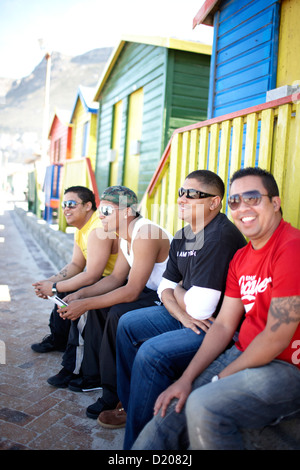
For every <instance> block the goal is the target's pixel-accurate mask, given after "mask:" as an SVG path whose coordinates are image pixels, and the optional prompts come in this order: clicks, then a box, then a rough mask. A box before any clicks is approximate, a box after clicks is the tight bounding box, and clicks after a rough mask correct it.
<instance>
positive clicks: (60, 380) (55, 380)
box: [47, 368, 76, 388]
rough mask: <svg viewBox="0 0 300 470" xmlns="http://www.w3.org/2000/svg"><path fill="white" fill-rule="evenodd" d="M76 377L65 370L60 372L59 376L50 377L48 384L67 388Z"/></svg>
mask: <svg viewBox="0 0 300 470" xmlns="http://www.w3.org/2000/svg"><path fill="white" fill-rule="evenodd" d="M75 377H76V375H75V374H72V372H69V371H68V370H67V369H65V368H63V369H61V370H60V371H59V373H58V374H56V375H53V377H49V379H48V380H47V382H48V384H50V385H53V387H57V388H67V386H68V385H69V382H70V380H72V379H74V378H75Z"/></svg>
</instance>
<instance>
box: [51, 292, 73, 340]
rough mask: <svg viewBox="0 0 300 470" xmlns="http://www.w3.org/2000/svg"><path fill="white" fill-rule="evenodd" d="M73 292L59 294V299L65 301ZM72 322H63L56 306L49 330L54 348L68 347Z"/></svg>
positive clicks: (52, 313)
mask: <svg viewBox="0 0 300 470" xmlns="http://www.w3.org/2000/svg"><path fill="white" fill-rule="evenodd" d="M69 294H71V292H58V293H57V297H59V298H60V299H63V298H64V297H66V296H67V295H69ZM70 326H71V321H70V320H63V319H62V318H61V317H60V316H59V314H58V313H57V305H54V307H53V309H52V312H51V314H50V319H49V328H50V331H51V335H52V338H53V342H54V346H55V347H57V348H58V349H63V348H65V347H66V346H67V343H68V336H69V331H70Z"/></svg>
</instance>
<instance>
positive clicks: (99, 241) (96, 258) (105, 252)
mask: <svg viewBox="0 0 300 470" xmlns="http://www.w3.org/2000/svg"><path fill="white" fill-rule="evenodd" d="M97 230H100V228H99V229H95V230H93V231H92V232H91V233H90V235H89V238H88V243H87V260H85V258H84V256H83V254H82V251H81V249H80V248H79V246H78V245H77V244H76V243H75V244H74V250H73V257H72V262H71V263H70V265H67V267H65V268H63V269H62V270H61V272H60V273H61V274H60V276H59V277H58V278H57V279H55V280H54V279H52V278H50V279H49V281H48V282H47V281H44V282H43V283H42V284H41V283H36V286H37V287H39V288H40V291H42V293H43V294H44V295H51V294H52V292H51V288H52V284H53V282H56V283H57V284H56V288H57V291H58V292H71V291H76V290H78V289H80V288H81V287H84V286H89V285H91V284H94V283H96V282H97V281H99V279H100V278H101V276H102V274H103V271H104V269H105V267H106V264H107V262H108V259H109V256H110V255H111V252H112V248H113V244H114V242H115V241H114V240H113V239H110V238H108V237H101V236H100V237H99V236H98V234H97ZM85 266H86V270H85V271H84V268H85ZM76 268H77V269H76ZM50 281H51V282H50Z"/></svg>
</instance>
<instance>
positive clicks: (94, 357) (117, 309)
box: [82, 287, 160, 408]
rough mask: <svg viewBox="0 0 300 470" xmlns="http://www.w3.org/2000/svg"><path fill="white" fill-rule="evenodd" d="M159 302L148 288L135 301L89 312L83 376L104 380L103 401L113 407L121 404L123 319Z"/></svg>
mask: <svg viewBox="0 0 300 470" xmlns="http://www.w3.org/2000/svg"><path fill="white" fill-rule="evenodd" d="M157 303H159V304H160V301H159V298H158V296H157V293H156V291H154V290H152V289H148V288H147V287H145V288H144V290H143V291H142V293H141V294H140V296H139V298H138V299H137V300H136V301H135V302H127V303H122V304H117V305H114V306H112V307H110V308H103V309H100V310H95V311H91V312H89V313H88V318H87V322H86V326H85V332H84V356H83V362H82V373H83V375H84V376H93V377H96V376H98V377H99V378H100V381H101V385H102V388H103V395H102V399H103V401H105V403H107V405H109V406H111V407H112V408H113V407H115V406H116V405H117V403H118V401H119V398H118V394H117V371H116V334H117V327H118V323H119V319H120V317H121V316H122V315H124V314H126V313H127V312H129V311H132V310H136V309H143V308H145V307H151V306H155V305H157Z"/></svg>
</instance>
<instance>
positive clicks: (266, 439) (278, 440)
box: [243, 385, 300, 450]
mask: <svg viewBox="0 0 300 470" xmlns="http://www.w3.org/2000/svg"><path fill="white" fill-rule="evenodd" d="M287 386H288V385H287ZM243 438H244V442H245V446H246V449H247V450H300V412H299V413H297V414H295V415H294V417H293V418H289V419H287V418H285V419H283V420H282V421H280V422H279V423H278V424H275V425H273V426H266V427H265V428H262V429H251V430H243Z"/></svg>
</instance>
